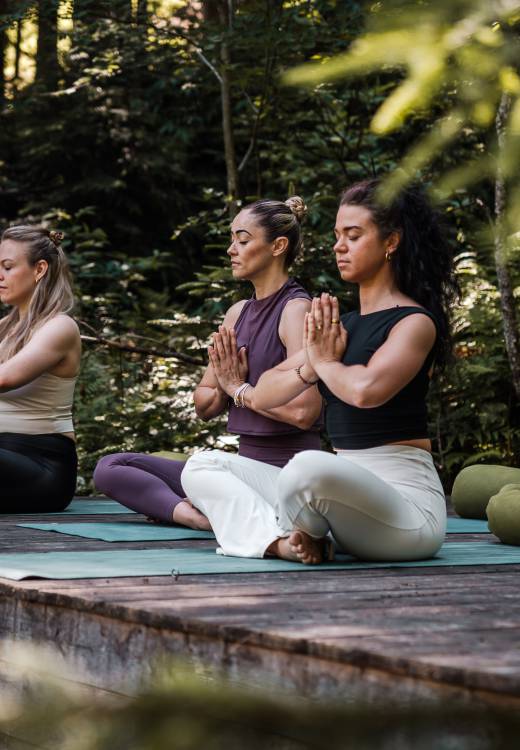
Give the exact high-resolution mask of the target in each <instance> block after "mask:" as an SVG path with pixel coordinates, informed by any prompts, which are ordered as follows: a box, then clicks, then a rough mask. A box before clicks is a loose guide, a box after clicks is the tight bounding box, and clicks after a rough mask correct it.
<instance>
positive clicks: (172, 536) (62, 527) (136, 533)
mask: <svg viewBox="0 0 520 750" xmlns="http://www.w3.org/2000/svg"><path fill="white" fill-rule="evenodd" d="M17 526H21V527H23V528H25V529H39V530H40V531H55V532H58V533H60V534H70V535H71V536H80V537H84V538H85V539H100V540H102V541H104V542H148V541H150V542H154V541H155V542H163V541H166V540H172V541H176V540H180V539H214V538H215V537H214V535H213V534H212V533H211V532H209V531H195V530H193V529H186V528H183V527H182V526H160V525H157V524H152V523H133V522H132V523H126V522H125V523H117V521H116V522H114V523H105V522H101V523H58V522H55V523H19V524H17ZM448 533H449V534H469V533H472V534H475V533H478V534H481V533H482V534H484V533H485V534H489V533H490V532H489V529H488V525H487V522H486V521H477V520H473V519H468V518H448Z"/></svg>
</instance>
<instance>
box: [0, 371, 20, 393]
mask: <svg viewBox="0 0 520 750" xmlns="http://www.w3.org/2000/svg"><path fill="white" fill-rule="evenodd" d="M13 388H16V383H13V380H12V378H9V376H8V375H3V374H2V373H0V393H5V392H6V391H12V390H13Z"/></svg>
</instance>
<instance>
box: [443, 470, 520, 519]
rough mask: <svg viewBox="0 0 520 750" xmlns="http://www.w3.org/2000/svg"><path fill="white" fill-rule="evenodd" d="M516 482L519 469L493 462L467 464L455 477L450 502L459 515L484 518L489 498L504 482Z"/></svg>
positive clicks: (519, 477) (519, 473) (518, 480)
mask: <svg viewBox="0 0 520 750" xmlns="http://www.w3.org/2000/svg"><path fill="white" fill-rule="evenodd" d="M517 483H520V469H515V468H512V467H511V466H498V465H495V464H477V465H475V466H468V467H466V468H465V469H462V471H461V472H460V473H459V474H458V475H457V477H456V479H455V482H454V484H453V490H452V492H451V502H452V504H453V507H454V509H455V510H456V512H457V513H458V514H459V516H462V517H463V518H482V519H485V518H486V507H487V504H488V503H489V500H490V498H491V497H492V496H493V495H496V494H497V492H499V491H500V490H501V489H502V487H504V486H505V485H506V484H517Z"/></svg>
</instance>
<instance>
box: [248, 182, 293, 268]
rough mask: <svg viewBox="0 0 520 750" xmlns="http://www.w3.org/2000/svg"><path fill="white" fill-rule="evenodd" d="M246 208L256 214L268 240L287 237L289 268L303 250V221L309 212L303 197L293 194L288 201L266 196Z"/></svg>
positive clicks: (287, 263) (286, 256)
mask: <svg viewBox="0 0 520 750" xmlns="http://www.w3.org/2000/svg"><path fill="white" fill-rule="evenodd" d="M244 208H245V210H246V211H251V213H253V214H254V215H255V217H256V220H257V222H258V224H259V225H260V226H261V227H262V228H263V230H264V232H265V238H266V240H267V242H272V241H273V240H275V239H276V237H287V241H288V245H287V252H286V254H285V261H284V265H285V267H286V268H288V267H289V266H290V265H291V263H292V262H293V261H294V260H295V258H296V257H297V255H298V254H299V253H300V252H301V251H302V250H303V240H302V232H301V223H302V221H303V220H304V218H305V216H306V214H307V206H306V205H305V202H304V200H303V198H300V196H299V195H293V196H291V197H290V198H287V200H286V201H273V200H269V199H268V198H264V199H262V200H259V201H255V203H250V204H249V205H248V206H245V207H244Z"/></svg>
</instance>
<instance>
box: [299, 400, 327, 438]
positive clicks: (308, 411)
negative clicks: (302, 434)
mask: <svg viewBox="0 0 520 750" xmlns="http://www.w3.org/2000/svg"><path fill="white" fill-rule="evenodd" d="M321 411H322V401H321V398H320V399H319V402H316V403H314V404H311V405H310V406H302V407H301V408H299V409H297V410H296V414H295V415H294V416H295V423H296V427H298V428H299V429H300V430H310V428H311V427H312V426H313V425H315V424H316V422H317V421H318V419H319V418H320V416H321Z"/></svg>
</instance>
